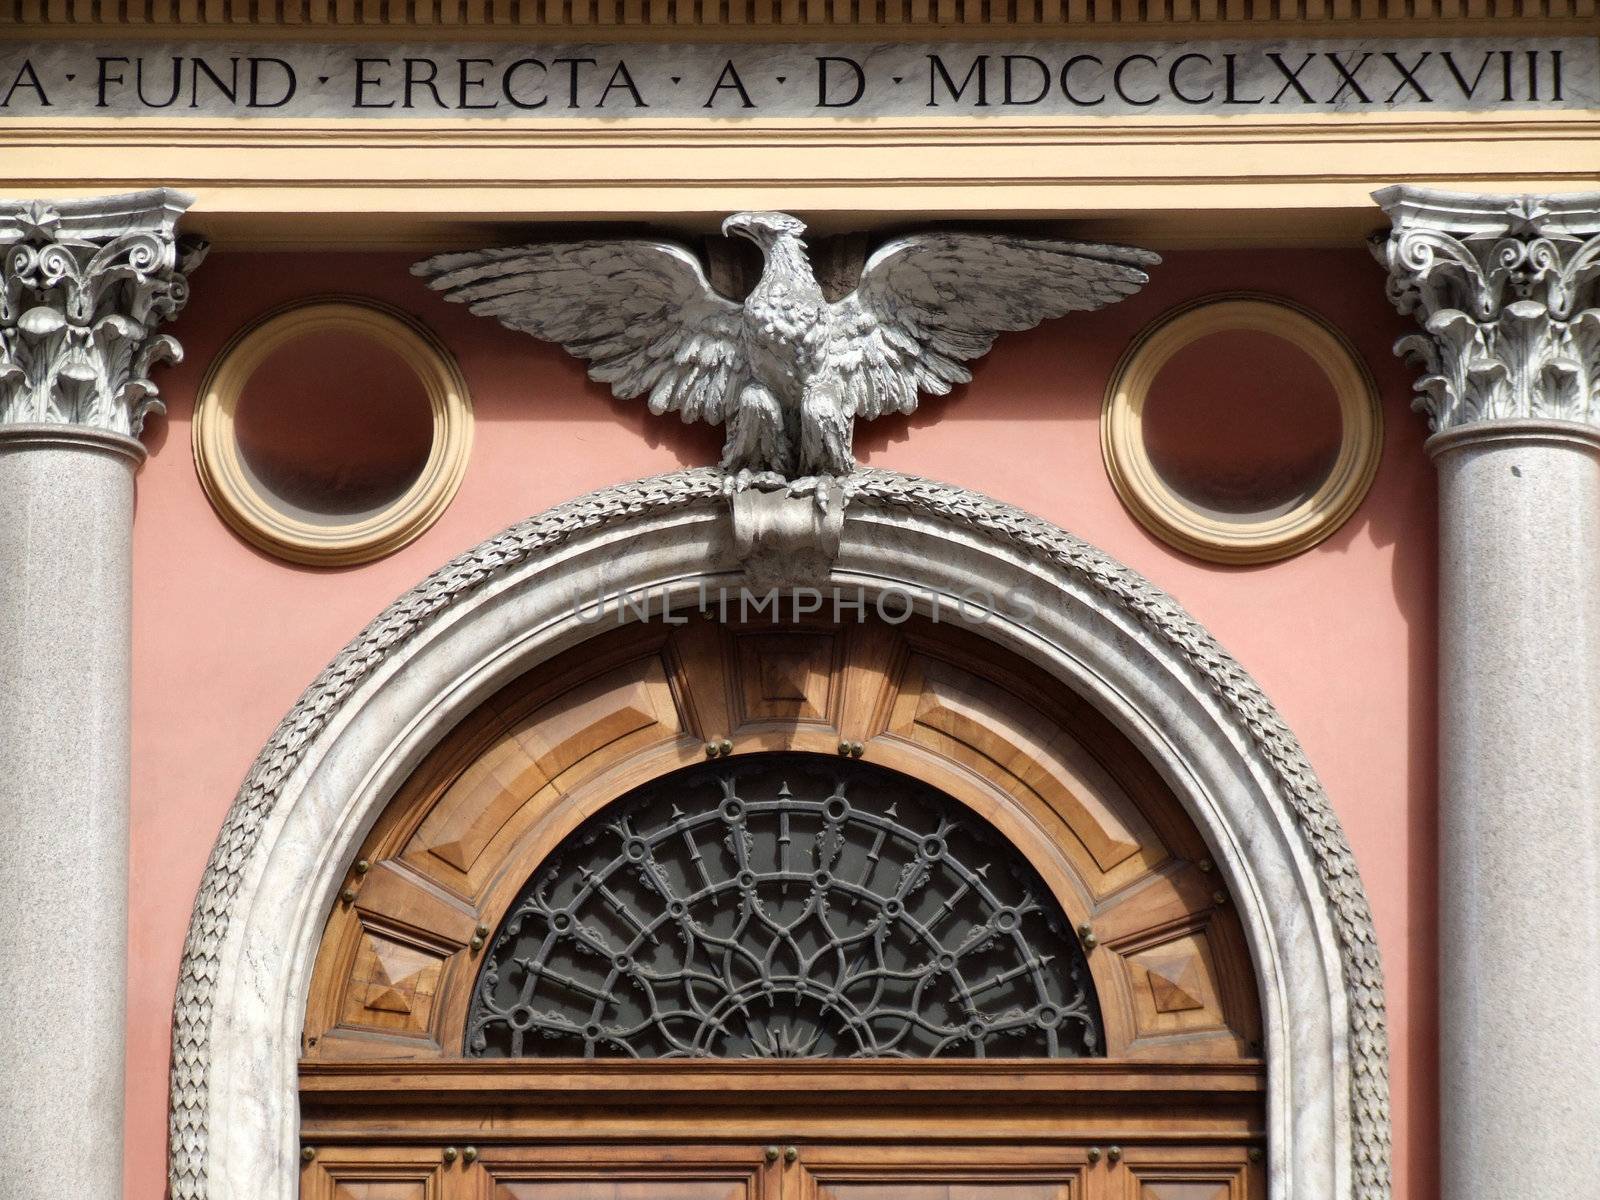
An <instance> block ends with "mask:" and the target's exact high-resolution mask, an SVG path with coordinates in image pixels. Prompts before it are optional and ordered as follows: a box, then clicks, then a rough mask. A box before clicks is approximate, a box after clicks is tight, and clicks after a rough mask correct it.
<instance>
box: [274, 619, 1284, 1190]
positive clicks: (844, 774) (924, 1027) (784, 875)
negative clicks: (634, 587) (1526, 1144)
mask: <svg viewBox="0 0 1600 1200" xmlns="http://www.w3.org/2000/svg"><path fill="white" fill-rule="evenodd" d="M1259 1036H1260V1035H1259V1030H1258V1014H1257V1000H1256V988H1255V984H1254V981H1253V977H1252V974H1251V969H1250V964H1249V958H1248V954H1247V951H1246V948H1245V941H1244V937H1243V934H1242V931H1241V929H1240V926H1239V923H1238V920H1237V918H1236V916H1235V914H1234V912H1233V910H1232V908H1231V906H1230V904H1229V900H1228V897H1227V895H1226V894H1225V892H1223V891H1222V890H1221V888H1220V884H1219V881H1218V877H1217V873H1216V872H1215V871H1213V870H1212V867H1211V863H1210V861H1209V860H1208V858H1207V852H1206V849H1205V846H1204V845H1203V843H1202V842H1201V841H1200V839H1199V837H1198V836H1197V835H1196V833H1195V832H1194V830H1193V828H1192V827H1191V825H1190V823H1189V822H1188V820H1187V819H1186V817H1185V815H1184V814H1183V812H1182V811H1181V809H1180V807H1179V805H1178V804H1177V802H1176V801H1175V800H1174V799H1173V797H1172V796H1171V794H1170V792H1169V791H1168V790H1167V789H1166V788H1165V787H1164V785H1163V784H1162V782H1161V781H1160V779H1159V778H1157V777H1156V775H1155V773H1154V772H1153V771H1152V770H1151V768H1150V767H1149V765H1148V764H1147V763H1146V762H1145V761H1144V760H1143V759H1141V758H1140V757H1139V756H1138V755H1137V754H1135V753H1134V752H1133V751H1132V750H1131V748H1130V747H1129V746H1128V745H1127V743H1126V742H1125V741H1124V740H1123V739H1122V738H1121V737H1120V736H1119V735H1118V734H1117V732H1116V731H1115V730H1114V729H1113V728H1112V727H1111V726H1110V724H1109V723H1108V722H1106V721H1105V720H1104V719H1103V718H1102V717H1100V716H1099V715H1098V714H1097V713H1095V712H1093V711H1091V710H1090V709H1088V708H1087V706H1086V705H1084V704H1083V703H1082V702H1081V701H1079V700H1078V699H1077V698H1076V697H1075V696H1073V695H1071V694H1068V693H1066V692H1064V691H1063V689H1061V687H1060V686H1059V685H1058V684H1055V683H1053V682H1052V681H1051V680H1049V679H1047V678H1046V677H1044V676H1043V675H1042V674H1041V673H1039V672H1038V671H1036V670H1035V669H1033V668H1031V667H1030V666H1029V665H1028V664H1027V663H1025V662H1023V661H1021V660H1018V659H1015V658H1013V657H1012V656H1010V655H1008V654H1005V653H1002V652H1001V651H999V650H998V649H997V648H996V647H995V646H994V645H992V644H990V643H988V642H986V641H984V640H983V639H982V638H981V637H979V636H977V635H976V634H975V633H974V632H973V631H971V630H966V629H962V628H959V627H954V626H951V625H949V624H935V623H932V622H928V621H923V620H914V621H909V622H906V623H904V624H901V625H898V626H890V625H886V624H873V623H863V624H854V623H849V624H843V625H830V624H822V623H818V624H810V625H784V626H781V627H780V626H773V625H751V626H746V627H738V626H728V625H724V624H720V623H717V622H714V621H712V620H709V619H704V620H700V619H696V620H692V621H689V622H687V623H683V624H675V625H669V624H649V625H634V626H629V627H625V628H622V629H617V630H613V631H611V632H608V633H606V634H602V635H600V636H597V637H596V638H594V639H592V640H591V641H590V642H589V643H587V644H585V645H584V646H582V647H580V648H579V649H577V650H575V651H573V652H571V653H569V654H567V655H565V656H563V657H561V658H559V659H557V660H555V661H553V662H551V663H548V664H546V665H545V666H543V667H541V668H540V669H538V670H537V671H535V672H532V673H530V675H528V676H527V677H525V678H523V679H520V680H518V681H517V682H516V683H514V684H513V685H511V686H509V687H507V688H506V689H505V690H503V691H502V692H501V693H500V694H498V695H496V696H495V697H493V698H492V699H491V700H489V701H488V702H487V703H485V704H484V705H483V706H482V707H481V708H480V709H479V710H478V711H477V712H476V713H475V714H474V715H473V716H472V717H471V718H470V719H468V720H467V721H466V722H464V723H463V724H462V726H461V727H460V728H459V729H458V730H457V731H456V732H455V733H454V734H453V735H452V736H451V737H449V738H448V739H446V741H445V742H444V743H443V744H441V745H440V746H439V747H437V748H436V749H435V750H434V752H433V753H432V754H431V755H430V756H429V757H428V758H427V760H426V761H425V762H423V763H422V764H421V766H420V767H419V768H418V769H417V771H416V772H415V773H414V775H413V776H412V778H411V779H410V781H409V782H408V783H407V785H406V786H405V787H404V788H403V789H402V790H401V791H400V793H399V794H398V795H397V796H396V797H395V798H394V800H393V801H392V802H391V803H390V805H389V806H388V808H387V809H386V811H385V813H384V815H383V817H382V818H381V819H380V820H379V822H378V823H377V825H376V827H375V828H374V829H373V830H372V832H371V834H370V835H369V837H368V838H367V841H366V843H365V845H364V848H363V850H362V853H361V857H360V859H359V861H358V862H357V863H356V864H355V867H354V869H353V871H352V873H351V875H350V877H349V880H348V886H347V887H346V889H345V890H344V892H343V894H342V898H341V902H340V904H339V905H338V906H337V908H336V911H334V912H333V913H332V914H330V916H329V919H328V923H327V927H326V930H325V933H324V935H323V941H322V945H321V949H320V952H319V955H318V959H317V964H316V968H315V972H314V977H313V981H312V986H311V990H310V995H309V999H308V1004H307V1010H306V1021H305V1028H304V1034H303V1045H302V1054H303V1060H302V1067H301V1110H302V1145H303V1150H302V1159H303V1163H304V1166H303V1177H302V1194H303V1196H304V1197H305V1200H335V1198H337V1200H733V1198H735V1197H737V1198H740V1200H758V1198H759V1200H802V1198H804V1200H991V1198H992V1200H1247V1198H1259V1197H1263V1196H1265V1185H1264V1174H1263V1168H1262V1167H1261V1166H1260V1165H1259V1164H1260V1160H1261V1157H1262V1155H1261V1147H1262V1142H1261V1139H1262V1130H1263V1087H1264V1075H1263V1071H1262V1065H1261V1060H1260V1045H1259V1042H1258V1040H1257V1039H1258V1038H1259Z"/></svg>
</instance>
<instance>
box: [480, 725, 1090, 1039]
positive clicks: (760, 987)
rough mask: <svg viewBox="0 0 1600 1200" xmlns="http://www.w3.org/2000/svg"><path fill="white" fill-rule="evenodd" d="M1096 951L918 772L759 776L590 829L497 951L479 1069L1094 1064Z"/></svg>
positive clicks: (778, 758) (716, 768)
mask: <svg viewBox="0 0 1600 1200" xmlns="http://www.w3.org/2000/svg"><path fill="white" fill-rule="evenodd" d="M1104 1047H1105V1038H1104V1035H1103V1033H1102V1029H1101V1021H1100V1012H1099V1007H1098V1003H1097V1000H1096V997H1095V994H1094V989H1093V986H1092V984H1091V983H1090V979H1089V970H1088V967H1087V964H1086V963H1085V961H1084V956H1083V951H1082V949H1081V947H1080V945H1079V943H1078V941H1077V939H1076V937H1075V936H1074V935H1073V933H1072V931H1071V926H1070V924H1069V922H1068V921H1067V919H1066V917H1065V915H1064V914H1063V912H1062V910H1061V908H1060V906H1059V904H1058V903H1057V902H1056V900H1055V898H1054V897H1053V896H1052V895H1051V893H1050V891H1049V890H1048V888H1047V887H1046V886H1045V884H1044V883H1043V881H1042V880H1041V879H1040V878H1039V876H1038V875H1037V874H1036V873H1035V872H1034V870H1033V869H1032V867H1031V866H1030V865H1029V864H1028V863H1027V861H1026V860H1025V859H1024V858H1023V857H1022V856H1021V855H1020V854H1019V853H1018V852H1017V851H1016V850H1015V849H1014V848H1013V847H1012V846H1010V845H1009V844H1008V843H1007V842H1006V841H1005V840H1004V839H1003V838H1002V837H1001V836H1000V835H999V834H998V833H997V832H996V831H995V830H994V829H993V828H991V827H990V826H989V825H988V824H987V823H985V822H984V821H983V820H982V819H980V818H979V817H978V816H977V815H976V814H975V813H974V812H972V810H971V809H969V808H967V807H966V806H964V805H962V804H961V803H959V802H958V801H956V800H954V799H952V798H950V797H948V796H946V795H945V794H944V793H942V792H939V791H937V790H935V789H933V788H930V787H928V786H927V785H925V784H922V783H920V782H918V781H916V780H913V779H911V778H909V777H907V776H905V775H902V774H900V773H898V772H895V771H890V770H887V769H884V768H882V767H877V766H872V765H870V764H866V763H861V762H857V761H853V760H850V759H839V760H835V759H830V758H826V757H823V756H819V755H805V754H793V753H789V754H768V755H755V756H751V757H749V758H744V759H740V760H739V761H737V762H732V763H720V764H718V763H707V764H703V765H700V766H696V767H691V768H688V769H685V770H682V771H678V772H676V773H674V774H672V775H668V776H665V777H663V778H661V779H658V780H656V781H653V782H651V783H650V784H647V785H645V786H643V787H641V788H638V789H636V790H635V791H633V792H630V793H628V794H627V795H625V796H623V797H622V798H621V799H619V800H618V801H616V802H615V803H613V804H611V805H609V806H608V807H607V808H605V809H604V810H602V811H601V812H599V813H598V814H596V815H595V816H594V817H592V818H590V819H589V820H588V821H587V822H585V824H583V825H582V826H580V827H579V828H578V829H577V830H576V831H574V832H573V833H572V834H571V835H570V836H569V837H568V838H567V839H566V840H565V841H564V842H563V843H562V844H561V845H560V846H559V847H558V848H557V849H556V851H555V852H554V853H553V854H552V855H551V856H550V857H549V858H547V859H546V860H545V862H544V864H543V865H542V866H541V867H540V868H539V870H538V871H537V872H535V874H534V876H533V878H532V879H531V880H530V882H529V883H528V885H527V887H526V888H525V889H524V891H523V893H522V894H521V896H520V897H519V898H518V899H517V901H516V903H515V904H513V905H512V907H511V909H510V911H509V913H508V915H507V917H506V920H505V921H504V923H503V924H502V926H501V928H500V930H499V932H498V933H497V935H496V937H495V939H494V942H493V944H492V946H491V947H490V952H489V954H488V955H487V958H486V961H485V964H484V967H483V970H482V972H481V974H480V975H479V978H478V983H477V987H476V990H475V992H474V995H473V1001H472V1006H471V1010H470V1015H469V1018H468V1025H467V1038H466V1050H467V1053H468V1055H469V1056H475V1057H485V1058H515V1057H543V1056H581V1057H589V1058H595V1057H636V1058H932V1057H940V1056H960V1057H1042V1058H1078V1057H1088V1056H1096V1055H1101V1054H1103V1053H1104Z"/></svg>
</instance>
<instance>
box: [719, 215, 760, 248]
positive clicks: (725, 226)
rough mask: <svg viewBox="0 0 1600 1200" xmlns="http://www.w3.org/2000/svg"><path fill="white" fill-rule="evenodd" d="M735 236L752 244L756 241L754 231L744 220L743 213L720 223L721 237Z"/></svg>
mask: <svg viewBox="0 0 1600 1200" xmlns="http://www.w3.org/2000/svg"><path fill="white" fill-rule="evenodd" d="M735 234H737V235H738V236H739V237H742V238H749V239H750V240H751V241H752V242H753V241H755V240H756V235H755V230H754V229H752V228H751V226H750V223H749V222H748V221H746V220H745V214H744V213H734V214H733V216H731V217H729V218H728V219H727V220H725V221H723V222H722V236H723V237H733V236H734V235H735Z"/></svg>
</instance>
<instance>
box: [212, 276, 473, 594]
mask: <svg viewBox="0 0 1600 1200" xmlns="http://www.w3.org/2000/svg"><path fill="white" fill-rule="evenodd" d="M471 437H472V408H471V402H470V400H469V399H468V396H467V390H466V385H465V383H464V382H463V380H462V378H461V375H460V371H459V369H458V368H457V367H456V364H455V362H454V360H453V359H452V358H451V357H450V355H449V353H448V351H446V350H445V349H444V347H443V346H442V345H441V344H439V342H438V341H437V340H436V339H435V338H434V337H433V336H432V335H431V334H430V333H428V332H427V331H426V330H425V329H423V328H422V327H421V326H420V325H418V324H416V323H415V322H414V321H412V320H411V319H410V318H408V317H406V316H404V315H403V314H401V313H399V312H396V311H394V310H391V309H388V308H385V307H383V306H380V305H376V304H372V303H369V302H364V301H349V300H325V301H313V302H307V303H301V304H297V305H294V306H291V307H289V308H287V309H281V310H279V311H277V312H275V313H271V314H269V315H268V316H267V317H265V318H263V319H262V320H261V321H259V322H257V323H256V324H254V325H252V326H251V327H249V328H248V329H246V330H244V331H243V332H242V333H241V334H240V335H239V336H238V337H236V338H235V339H234V341H233V342H232V343H230V345H229V346H228V347H227V348H226V349H225V350H224V351H223V353H222V354H221V355H220V356H219V358H218V360H217V362H216V363H215V364H214V365H213V367H212V369H211V372H210V374H209V376H208V377H207V380H206V383H205V386H204V387H203V389H202V392H201V399H200V403H199V406H198V407H197V409H196V412H195V422H194V451H195V462H196V466H197V468H198V470H199V473H200V478H201V481H202V483H203V484H204V485H205V488H206V492H207V494H208V495H209V496H210V498H211V501H212V504H213V505H214V506H215V507H216V509H217V511H218V512H219V513H220V514H221V515H222V516H223V518H224V519H225V520H226V521H227V522H228V523H229V524H230V525H231V526H233V528H234V529H235V530H237V531H238V532H239V533H240V534H241V535H242V536H244V537H245V538H247V539H248V540H249V541H251V542H253V543H254V544H256V545H257V546H259V547H261V548H262V549H264V550H267V551H269V552H271V553H273V554H276V555H278V556H279V557H282V558H287V559H290V560H292V561H296V562H304V563H313V564H319V565H329V566H334V565H341V564H348V563H357V562H365V561H368V560H371V559H374V558H378V557H381V556H382V555H384V554H387V553H390V552H391V551H393V550H396V549H398V548H399V547H400V546H403V545H405V544H406V543H407V542H409V541H411V540H412V539H413V538H415V537H417V536H418V535H420V534H421V533H422V532H423V531H424V530H425V529H427V528H428V527H429V526H430V525H432V524H433V522H434V521H435V520H437V519H438V517H439V516H440V515H441V514H442V513H443V511H444V509H445V507H446V506H447V505H448V504H449V502H450V500H451V499H452V498H453V497H454V495H455V492H456V490H457V488H458V487H459V486H460V483H461V478H462V475H463V474H464V472H465V469H466V460H467V455H468V452H469V450H470V447H471Z"/></svg>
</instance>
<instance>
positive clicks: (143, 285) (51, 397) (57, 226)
mask: <svg viewBox="0 0 1600 1200" xmlns="http://www.w3.org/2000/svg"><path fill="white" fill-rule="evenodd" d="M192 203H193V198H192V197H190V196H186V195H184V194H183V193H182V192H175V191H171V190H169V189H166V188H156V189H153V190H151V191H146V192H131V193H127V194H124V195H118V196H96V197H91V198H87V199H74V200H25V201H13V200H3V201H0V435H4V434H6V433H7V432H9V431H12V430H16V431H17V432H21V429H20V428H19V427H27V429H28V430H29V431H32V432H35V433H37V432H40V427H41V426H45V427H61V426H69V427H77V428H79V429H81V430H83V431H84V432H86V433H91V434H99V435H106V434H110V435H114V436H120V437H123V438H137V437H138V436H139V433H140V431H141V430H142V429H143V428H144V419H145V417H146V416H147V415H148V414H150V413H152V412H162V411H164V408H165V406H164V405H163V404H162V403H161V400H160V396H159V393H158V392H157V389H156V385H155V384H154V383H152V382H151V381H150V378H149V375H150V369H151V368H152V367H153V366H155V365H156V364H158V363H161V362H177V361H179V360H180V359H181V358H182V350H181V349H180V347H179V346H178V343H177V341H176V340H175V339H173V338H172V337H171V336H169V335H166V334H156V333H155V329H156V327H157V326H158V325H160V324H161V323H162V322H164V321H167V320H170V319H171V318H172V317H173V316H174V315H176V314H177V312H178V310H179V309H181V308H182V307H183V305H184V302H185V301H186V300H187V299H188V297H189V287H188V283H187V280H186V279H185V275H186V273H187V272H188V271H190V270H192V269H193V268H194V267H195V266H197V265H198V264H199V260H200V257H201V256H202V255H203V246H196V247H194V248H184V249H182V250H180V247H179V245H178V238H177V222H178V218H179V217H180V216H182V215H183V213H184V212H185V210H187V209H188V207H189V205H190V204H192ZM63 432H65V430H63Z"/></svg>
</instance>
